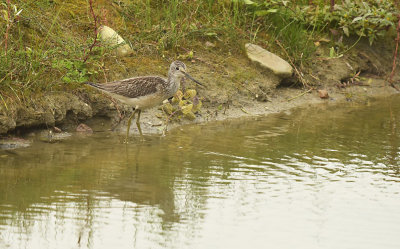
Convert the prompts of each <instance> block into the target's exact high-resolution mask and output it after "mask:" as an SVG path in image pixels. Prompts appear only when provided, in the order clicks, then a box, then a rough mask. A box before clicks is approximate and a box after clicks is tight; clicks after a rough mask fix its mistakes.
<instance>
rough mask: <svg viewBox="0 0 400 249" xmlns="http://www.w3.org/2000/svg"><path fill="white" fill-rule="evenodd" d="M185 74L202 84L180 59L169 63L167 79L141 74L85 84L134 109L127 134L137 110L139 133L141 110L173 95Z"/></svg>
mask: <svg viewBox="0 0 400 249" xmlns="http://www.w3.org/2000/svg"><path fill="white" fill-rule="evenodd" d="M185 76H186V77H188V78H190V79H191V80H193V81H194V82H196V83H197V84H199V85H202V84H201V83H200V82H198V81H197V80H195V79H193V78H192V77H191V76H190V75H189V74H187V73H186V65H185V64H184V63H183V62H181V61H174V62H172V63H171V65H170V67H169V71H168V79H164V78H162V77H159V76H142V77H134V78H129V79H124V80H118V81H114V82H110V83H105V84H96V83H92V82H87V83H86V84H88V85H90V86H92V87H94V88H97V89H99V90H101V91H103V92H104V93H106V94H109V95H110V96H112V97H113V98H115V99H118V100H119V101H121V102H123V103H125V104H127V105H130V106H132V107H133V108H134V109H135V112H134V113H133V114H132V116H131V117H130V118H129V120H128V130H127V136H128V134H129V127H130V122H131V119H132V117H133V116H134V115H135V113H136V112H138V118H137V120H136V124H137V125H138V129H139V132H140V133H141V129H140V125H139V118H140V112H141V110H143V109H146V108H150V107H153V106H155V105H158V104H160V103H161V102H162V101H163V100H165V99H168V98H170V97H172V96H174V94H175V93H176V91H178V89H179V86H180V82H181V79H182V78H183V77H185Z"/></svg>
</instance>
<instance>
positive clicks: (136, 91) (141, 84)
mask: <svg viewBox="0 0 400 249" xmlns="http://www.w3.org/2000/svg"><path fill="white" fill-rule="evenodd" d="M165 82H166V81H165V80H164V79H163V78H161V77H158V76H146V77H136V78H130V79H125V80H119V81H114V82H110V83H106V84H90V85H91V86H94V87H96V88H99V89H101V90H104V91H106V92H110V93H115V94H118V95H121V96H124V97H128V98H138V97H141V96H147V95H150V94H153V93H156V92H157V91H158V90H159V88H160V87H161V86H162V85H163V84H165Z"/></svg>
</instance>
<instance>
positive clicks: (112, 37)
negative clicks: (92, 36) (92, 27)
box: [99, 25, 133, 57]
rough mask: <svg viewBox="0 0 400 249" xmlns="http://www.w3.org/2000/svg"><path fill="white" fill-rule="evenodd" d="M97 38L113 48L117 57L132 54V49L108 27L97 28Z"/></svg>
mask: <svg viewBox="0 0 400 249" xmlns="http://www.w3.org/2000/svg"><path fill="white" fill-rule="evenodd" d="M99 36H100V39H102V40H103V41H104V42H106V44H107V45H109V46H111V47H113V48H114V47H115V49H116V52H117V55H118V56H121V57H123V56H128V55H130V54H131V53H133V50H132V48H131V47H130V46H129V45H128V44H127V43H126V42H125V40H124V39H122V37H121V36H120V35H119V34H118V33H117V32H115V30H113V29H112V28H110V27H108V26H104V25H103V26H101V27H100V28H99Z"/></svg>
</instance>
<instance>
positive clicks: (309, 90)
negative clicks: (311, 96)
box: [287, 88, 313, 102]
mask: <svg viewBox="0 0 400 249" xmlns="http://www.w3.org/2000/svg"><path fill="white" fill-rule="evenodd" d="M312 90H313V89H312V88H310V89H308V90H307V91H305V92H302V93H300V94H299V95H297V96H294V97H293V98H290V99H288V100H287V101H288V102H289V101H292V100H294V99H297V98H298V97H301V96H303V95H304V94H306V93H309V92H311V91H312Z"/></svg>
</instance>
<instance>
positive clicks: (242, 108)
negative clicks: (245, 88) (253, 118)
mask: <svg viewBox="0 0 400 249" xmlns="http://www.w3.org/2000/svg"><path fill="white" fill-rule="evenodd" d="M240 110H241V111H242V112H244V113H246V114H249V115H253V114H251V113H250V112H248V111H247V110H246V109H244V107H243V106H242V107H240Z"/></svg>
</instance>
